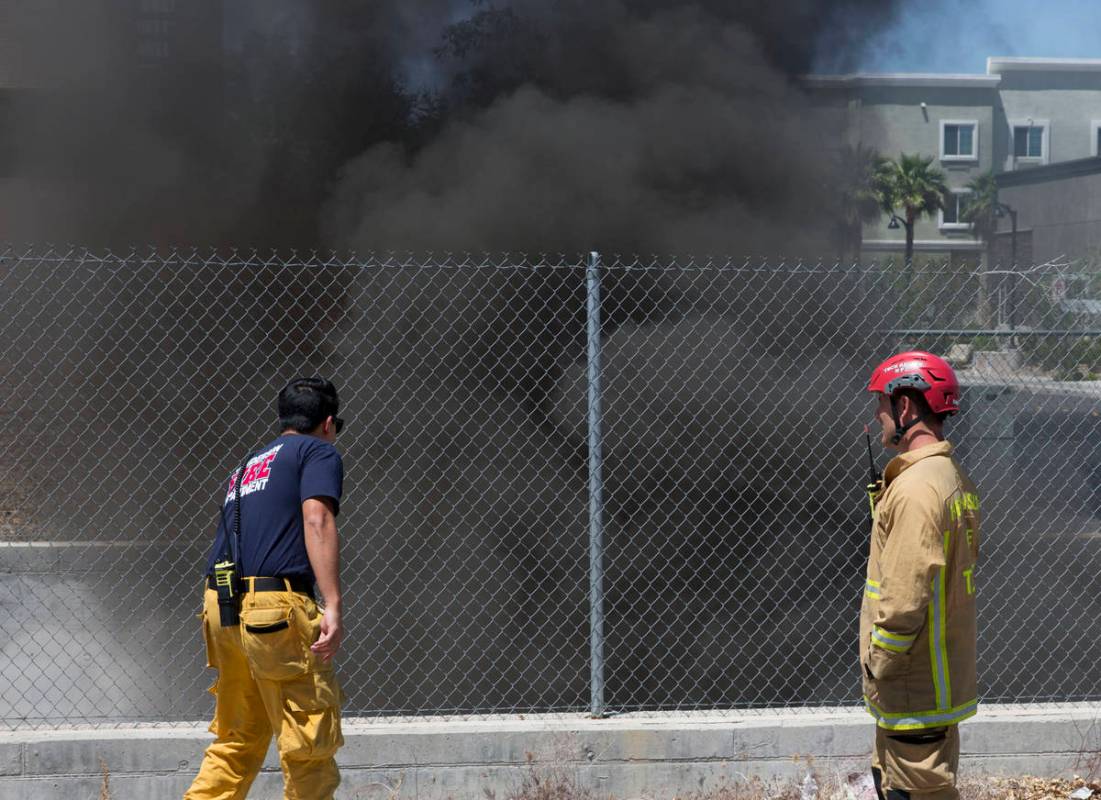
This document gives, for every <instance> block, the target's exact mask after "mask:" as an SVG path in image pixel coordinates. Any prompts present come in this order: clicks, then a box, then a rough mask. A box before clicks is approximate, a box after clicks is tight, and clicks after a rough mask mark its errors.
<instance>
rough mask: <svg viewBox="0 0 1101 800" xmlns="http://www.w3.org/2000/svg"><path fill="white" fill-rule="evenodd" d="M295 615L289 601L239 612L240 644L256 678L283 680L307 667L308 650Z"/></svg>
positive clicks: (301, 673) (296, 675) (303, 672)
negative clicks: (284, 604)
mask: <svg viewBox="0 0 1101 800" xmlns="http://www.w3.org/2000/svg"><path fill="white" fill-rule="evenodd" d="M297 617H298V615H297V614H295V613H294V609H293V608H292V607H291V606H289V605H286V606H274V607H271V608H251V609H246V610H243V611H242V612H241V648H242V649H243V650H244V652H245V658H247V659H248V663H249V668H250V669H251V670H252V674H253V675H254V676H255V677H256V678H258V679H261V680H269V681H286V680H290V679H292V678H297V677H300V676H302V675H304V674H305V673H306V671H307V670H308V669H309V655H310V651H309V648H308V647H307V645H306V641H305V638H304V636H303V632H302V631H301V630H299V628H300V623H299V622H298V619H297Z"/></svg>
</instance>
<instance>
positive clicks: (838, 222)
mask: <svg viewBox="0 0 1101 800" xmlns="http://www.w3.org/2000/svg"><path fill="white" fill-rule="evenodd" d="M886 165H887V159H885V158H884V157H883V156H881V155H880V154H879V153H878V151H876V150H875V149H874V148H871V147H865V146H864V145H861V144H857V145H856V146H855V147H854V146H852V145H845V146H844V147H842V148H841V149H840V150H839V151H838V152H837V155H836V157H835V159H834V163H833V173H834V174H833V181H834V185H833V188H834V196H835V197H836V200H837V217H836V219H835V222H834V227H833V240H834V244H835V245H836V247H837V253H838V257H839V260H840V261H847V260H848V258H849V257H850V256H852V257H859V255H860V247H861V245H862V244H863V241H864V225H865V223H868V222H875V221H876V220H878V219H879V216H880V214H881V213H882V208H883V202H884V198H883V189H884V186H883V175H884V170H885V168H886Z"/></svg>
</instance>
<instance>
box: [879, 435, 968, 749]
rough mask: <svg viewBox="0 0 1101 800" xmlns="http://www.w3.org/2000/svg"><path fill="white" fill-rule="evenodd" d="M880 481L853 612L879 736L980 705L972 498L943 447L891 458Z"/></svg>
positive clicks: (959, 715)
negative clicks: (861, 587)
mask: <svg viewBox="0 0 1101 800" xmlns="http://www.w3.org/2000/svg"><path fill="white" fill-rule="evenodd" d="M883 481H884V488H883V490H882V491H881V492H880V493H879V495H878V497H877V498H876V500H875V503H874V509H875V510H874V513H873V516H872V519H873V524H872V541H871V553H870V555H869V558H868V575H867V580H866V582H865V586H864V601H863V604H862V606H861V611H860V667H861V671H862V673H863V677H864V703H865V705H866V706H867V708H868V711H869V713H871V715H872V716H873V717H875V719H876V723H877V724H878V725H879V726H880V727H881V728H885V729H887V730H920V729H923V728H936V727H940V726H944V725H952V724H955V723H957V722H959V721H961V720H964V719H966V718H967V717H970V716H971V715H973V714H974V713H975V711H976V707H977V705H978V699H977V694H978V691H977V687H976V679H975V573H974V570H975V563H976V562H977V561H978V556H979V498H978V495H977V493H976V491H975V485H974V484H973V483H972V482H971V481H970V479H969V478H968V477H967V475H966V474H965V473H964V472H963V470H962V469H961V467H960V465H959V463H958V462H957V461H956V459H955V458H954V457H953V455H952V445H950V444H949V443H948V442H938V443H936V444H931V445H927V446H925V447H921V448H919V449H917V450H913V451H910V452H908V453H903V454H901V455H899V456H896V457H895V458H893V459H892V460H891V462H890V463H889V464H888V465H887V469H886V472H885V473H884V477H883Z"/></svg>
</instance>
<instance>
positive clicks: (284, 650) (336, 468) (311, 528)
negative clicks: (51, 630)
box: [184, 378, 344, 800]
mask: <svg viewBox="0 0 1101 800" xmlns="http://www.w3.org/2000/svg"><path fill="white" fill-rule="evenodd" d="M278 410H279V423H280V428H281V430H282V433H281V434H280V435H279V436H278V437H277V438H276V439H275V440H273V441H271V442H269V443H268V444H266V445H265V446H264V447H262V448H260V449H259V450H258V451H256V452H255V453H254V454H252V455H251V456H250V457H249V458H248V460H247V462H246V463H245V464H244V465H243V467H242V466H238V467H237V468H235V469H234V470H233V473H232V475H231V476H230V478H229V482H228V485H227V486H226V487H225V489H224V491H223V503H222V514H221V517H220V521H219V523H218V532H217V534H216V536H215V542H214V547H213V548H212V549H211V553H210V558H209V560H208V562H207V576H208V578H207V589H206V594H205V598H204V605H203V630H204V634H205V636H206V645H207V666H209V667H214V668H215V669H217V670H218V682H217V684H216V689H215V697H216V701H215V705H214V722H213V724H212V725H211V726H210V730H211V732H212V733H214V734H215V736H216V737H217V738H216V739H215V741H214V743H213V744H211V745H210V747H209V748H207V751H206V754H205V756H204V758H203V763H202V766H201V767H200V768H199V775H198V777H197V778H196V779H195V782H194V783H193V784H192V785H191V788H190V789H189V790H188V792H187V794H186V795H185V796H184V797H185V800H213V798H229V797H244V796H245V795H246V794H247V793H248V788H249V786H250V785H251V784H252V781H253V779H255V777H256V774H257V773H258V772H259V770H260V766H261V765H262V764H263V762H264V755H265V753H266V752H267V749H268V744H269V743H270V742H271V737H272V735H273V734H274V736H275V737H276V742H277V745H278V748H279V758H280V763H281V765H282V767H283V778H284V781H285V784H286V796H287V797H296V798H302V799H303V800H307V798H308V799H309V800H328V799H329V798H332V796H333V792H334V790H335V789H336V787H337V785H338V784H339V783H340V773H339V772H338V771H337V767H336V760H335V759H334V757H333V756H334V754H335V753H336V750H337V748H339V747H340V746H341V745H342V744H343V743H344V739H343V737H342V736H341V732H340V701H341V693H340V687H339V685H338V684H337V680H336V676H335V675H334V674H333V663H332V658H333V656H334V655H335V654H336V652H337V650H338V649H339V647H340V640H341V637H342V635H343V632H344V626H343V623H342V621H341V597H340V557H339V554H340V550H339V543H338V540H337V532H336V515H337V513H338V512H339V510H340V495H341V491H342V486H343V481H344V466H343V463H342V462H341V459H340V454H339V453H337V451H336V448H335V447H333V443H334V442H335V441H336V435H337V434H338V433H339V432H340V429H341V427H342V426H343V421H342V420H341V419H340V418H339V417H338V416H336V414H337V411H338V410H339V400H338V398H337V393H336V389H335V388H334V387H333V385H332V384H331V383H330V382H329V381H327V380H322V379H321V378H296V379H295V380H293V381H291V382H290V383H288V384H287V385H286V386H285V387H284V388H283V390H282V391H281V392H280V393H279V400H278ZM238 479H239V481H240V486H239V487H238V486H237V482H238ZM237 498H240V499H239V501H238V499H237ZM238 502H239V504H240V507H239V508H237V507H236V506H237V505H238ZM238 512H239V517H238ZM238 519H239V526H240V527H239V529H238V530H239V536H236V537H235V536H233V533H234V530H235V527H236V526H237V524H238V522H237V520H238ZM227 537H229V539H230V540H235V541H236V542H237V543H238V545H235V546H234V547H233V548H231V547H229V546H228V545H229V543H230V542H229V541H227ZM230 554H235V557H236V559H237V561H236V564H237V574H238V575H241V576H244V577H243V578H242V584H241V587H240V588H241V594H240V598H241V599H240V624H238V625H223V624H221V622H222V620H221V618H220V614H219V611H220V609H219V606H218V592H217V591H216V581H215V578H214V565H215V563H217V562H220V561H222V560H223V558H224V557H226V556H227V555H230ZM315 583H316V585H317V588H318V590H319V591H320V593H321V598H322V599H323V601H324V604H323V605H322V606H319V605H318V604H317V603H316V602H315V600H314V584H315Z"/></svg>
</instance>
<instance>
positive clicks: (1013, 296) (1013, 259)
mask: <svg viewBox="0 0 1101 800" xmlns="http://www.w3.org/2000/svg"><path fill="white" fill-rule="evenodd" d="M994 213H995V214H996V215H997V216H999V217H1004V216H1005V215H1006V214H1008V215H1009V225H1010V234H1009V236H1010V239H1009V268H1010V270H1012V272H1013V275H1012V277H1011V278H1010V279H1009V330H1010V332H1014V331H1016V330H1017V209H1015V208H1012V207H1011V206H1008V205H1006V204H1005V203H995V204H994ZM1009 341H1010V344H1011V346H1013V347H1016V346H1017V337H1016V336H1010V338H1009Z"/></svg>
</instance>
